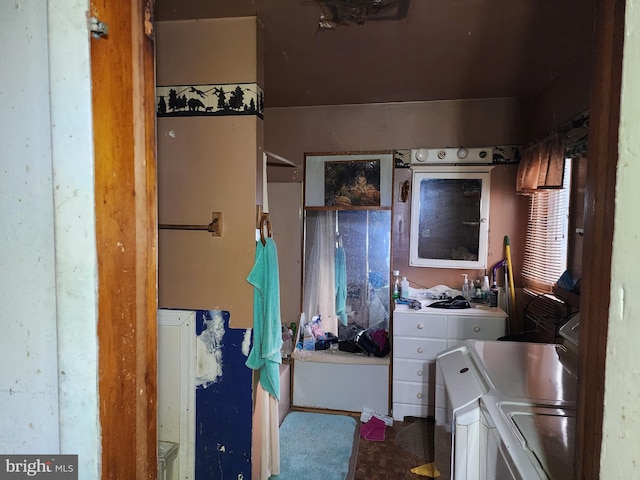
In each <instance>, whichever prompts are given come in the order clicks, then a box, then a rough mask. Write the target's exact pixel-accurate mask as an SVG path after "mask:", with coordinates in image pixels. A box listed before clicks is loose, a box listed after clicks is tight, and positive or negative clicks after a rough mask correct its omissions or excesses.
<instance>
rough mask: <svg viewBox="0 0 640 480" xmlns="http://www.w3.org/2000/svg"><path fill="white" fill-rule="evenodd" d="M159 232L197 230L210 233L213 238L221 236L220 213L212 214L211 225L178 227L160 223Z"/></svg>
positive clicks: (178, 225)
mask: <svg viewBox="0 0 640 480" xmlns="http://www.w3.org/2000/svg"><path fill="white" fill-rule="evenodd" d="M158 228H159V229H160V230H198V231H206V232H211V236H213V237H221V236H222V213H220V212H212V213H211V223H210V224H208V225H180V224H172V223H160V224H158Z"/></svg>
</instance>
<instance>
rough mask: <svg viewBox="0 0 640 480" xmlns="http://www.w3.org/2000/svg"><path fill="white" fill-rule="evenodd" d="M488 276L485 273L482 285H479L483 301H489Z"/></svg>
mask: <svg viewBox="0 0 640 480" xmlns="http://www.w3.org/2000/svg"><path fill="white" fill-rule="evenodd" d="M489 290H490V288H489V276H488V275H485V276H484V278H483V279H482V287H481V292H482V301H483V302H484V303H489Z"/></svg>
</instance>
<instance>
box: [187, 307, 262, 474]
mask: <svg viewBox="0 0 640 480" xmlns="http://www.w3.org/2000/svg"><path fill="white" fill-rule="evenodd" d="M229 316H230V315H229V312H221V311H207V310H197V311H196V335H197V336H198V337H199V338H201V339H206V340H207V341H204V342H203V344H204V345H207V347H208V348H209V349H215V350H216V352H215V354H216V355H215V356H216V359H217V363H218V375H217V376H216V377H215V379H214V380H212V381H209V382H199V383H200V384H199V385H198V386H197V387H196V465H195V478H196V480H210V479H216V480H223V479H233V480H238V479H243V478H244V479H247V480H248V479H250V478H251V409H252V404H251V402H252V400H251V391H252V372H251V370H250V369H249V368H247V367H246V365H245V361H246V359H247V356H246V353H248V352H246V353H245V352H244V351H243V350H246V346H245V347H244V348H243V343H244V342H245V339H246V338H247V330H245V329H232V328H229ZM220 319H222V320H223V322H224V323H223V325H224V333H223V334H222V332H216V335H212V329H214V328H216V329H218V330H220V329H221V325H220ZM207 330H208V331H207ZM212 337H215V339H216V340H215V341H214V342H212V341H211V338H212ZM209 353H210V354H212V353H214V352H212V351H209Z"/></svg>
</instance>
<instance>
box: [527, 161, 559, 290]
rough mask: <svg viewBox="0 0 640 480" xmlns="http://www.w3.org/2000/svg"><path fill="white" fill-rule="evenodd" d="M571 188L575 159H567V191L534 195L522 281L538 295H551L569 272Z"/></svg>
mask: <svg viewBox="0 0 640 480" xmlns="http://www.w3.org/2000/svg"><path fill="white" fill-rule="evenodd" d="M570 185H571V159H565V169H564V179H563V186H564V187H563V188H561V189H549V190H547V189H538V190H536V191H535V192H534V193H532V194H530V204H529V222H528V226H527V237H526V243H525V249H524V261H523V266H522V280H523V286H524V287H525V288H526V289H529V290H531V291H533V292H536V293H548V292H551V287H552V286H553V284H554V283H556V282H557V281H558V279H559V278H560V276H561V275H562V274H563V272H564V271H565V270H566V268H567V245H568V233H569V232H568V230H569V193H570Z"/></svg>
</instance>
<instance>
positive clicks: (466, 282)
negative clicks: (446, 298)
mask: <svg viewBox="0 0 640 480" xmlns="http://www.w3.org/2000/svg"><path fill="white" fill-rule="evenodd" d="M462 276H463V277H464V280H462V296H463V297H464V298H466V299H467V300H471V290H470V289H469V277H468V275H467V274H466V273H463V274H462Z"/></svg>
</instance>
